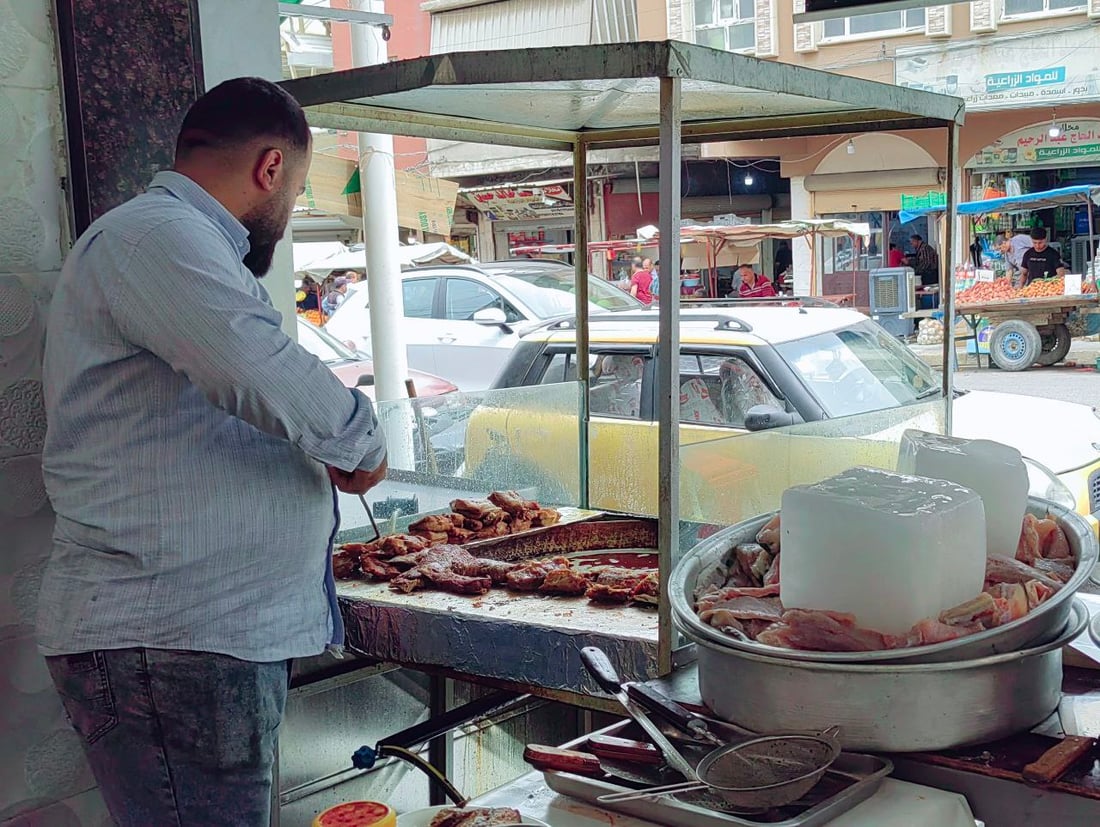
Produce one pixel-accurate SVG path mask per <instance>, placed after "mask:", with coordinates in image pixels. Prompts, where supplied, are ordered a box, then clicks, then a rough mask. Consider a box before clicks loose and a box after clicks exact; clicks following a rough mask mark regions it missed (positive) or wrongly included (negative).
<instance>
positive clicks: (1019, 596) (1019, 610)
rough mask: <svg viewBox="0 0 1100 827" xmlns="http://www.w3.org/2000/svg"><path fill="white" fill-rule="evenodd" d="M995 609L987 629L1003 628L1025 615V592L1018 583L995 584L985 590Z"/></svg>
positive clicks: (987, 623)
mask: <svg viewBox="0 0 1100 827" xmlns="http://www.w3.org/2000/svg"><path fill="white" fill-rule="evenodd" d="M986 591H987V592H988V593H989V594H990V595H991V596H992V598H993V603H994V604H995V606H996V608H995V609H994V612H993V617H992V618H991V620H990V621H988V622H986V624H985V625H986V626H987V627H991V626H1003V625H1004V624H1006V623H1011V622H1012V621H1013V620H1018V619H1019V618H1021V617H1023V616H1024V615H1026V614H1027V591H1026V590H1025V589H1024V587H1023V585H1022V584H1020V583H995V584H994V585H992V586H990V587H989V588H988V589H987V590H986Z"/></svg>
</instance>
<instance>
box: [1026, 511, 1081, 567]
mask: <svg viewBox="0 0 1100 827" xmlns="http://www.w3.org/2000/svg"><path fill="white" fill-rule="evenodd" d="M1035 528H1036V530H1037V531H1038V532H1039V552H1040V554H1042V555H1043V557H1046V558H1047V559H1050V560H1065V559H1072V558H1073V551H1072V550H1071V549H1070V547H1069V538H1068V537H1066V532H1064V531H1062V527H1061V526H1060V525H1058V523H1056V522H1054V520H1050V519H1048V520H1039V522H1038V523H1037V524H1036V526H1035Z"/></svg>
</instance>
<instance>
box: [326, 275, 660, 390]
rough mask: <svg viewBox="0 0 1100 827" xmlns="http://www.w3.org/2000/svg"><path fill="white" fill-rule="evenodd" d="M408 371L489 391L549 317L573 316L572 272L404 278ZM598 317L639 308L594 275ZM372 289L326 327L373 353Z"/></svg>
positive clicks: (353, 297) (348, 302)
mask: <svg viewBox="0 0 1100 827" xmlns="http://www.w3.org/2000/svg"><path fill="white" fill-rule="evenodd" d="M401 283H402V292H403V298H404V303H405V321H404V325H403V332H404V335H405V343H406V345H407V348H408V356H409V367H410V368H414V369H416V370H420V371H424V372H426V373H433V374H435V375H437V376H441V377H443V378H444V379H446V380H448V381H450V382H452V383H454V384H455V385H457V386H458V388H459V389H460V390H463V391H478V390H484V389H485V388H488V387H489V386H490V385H491V384H492V383H493V380H494V379H495V378H496V375H497V373H498V372H499V371H500V368H501V366H502V365H503V364H504V363H505V362H506V361H507V360H508V356H509V354H510V352H511V350H512V348H513V347H514V346H515V345H516V343H517V342H519V340H520V338H521V336H522V335H523V334H524V333H525V332H526V331H528V330H530V329H533V328H534V327H537V326H538V325H540V324H541V323H543V322H545V321H546V320H548V319H554V318H559V317H568V316H571V315H573V313H574V310H575V307H574V299H573V285H574V275H573V269H572V268H571V267H568V266H566V265H563V264H555V263H552V262H526V261H508V262H491V263H489V264H486V265H482V266H475V265H442V266H434V267H422V268H418V269H414V270H406V271H405V272H403V273H402V274H401ZM588 294H589V298H590V303H589V308H590V312H591V313H593V314H597V313H604V312H611V311H619V310H640V309H643V307H644V306H643V305H642V303H641V302H639V301H638V300H637V299H635V298H633V297H632V296H630V295H629V294H627V293H624V292H623V291H622V290H620V289H619V288H617V287H615V286H614V285H612V284H610V283H608V282H606V281H602V280H601V279H599V278H597V277H595V276H589V277H588ZM369 301H370V296H369V291H368V290H367V289H366V286H365V285H364V286H362V287H359V288H357V289H355V290H352V291H349V292H348V296H347V298H346V299H344V302H343V304H341V305H340V307H339V308H338V309H337V310H336V312H335V313H334V314H333V316H332V318H331V319H329V321H328V323H327V324H326V325H325V329H326V330H328V331H329V332H330V333H331V334H332V335H333V336H335V337H336V338H337V339H340V340H341V341H344V342H349V343H352V344H354V345H356V346H357V347H358V348H359V349H361V350H363V351H366V352H370V351H371V329H370V309H369V306H368V305H369Z"/></svg>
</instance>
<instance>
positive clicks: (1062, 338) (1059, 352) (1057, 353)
mask: <svg viewBox="0 0 1100 827" xmlns="http://www.w3.org/2000/svg"><path fill="white" fill-rule="evenodd" d="M1039 338H1040V339H1041V340H1042V347H1043V350H1042V353H1040V354H1039V358H1038V359H1036V360H1035V361H1037V362H1038V363H1039V364H1040V365H1043V366H1047V365H1056V364H1058V363H1059V362H1061V361H1062V360H1063V359H1065V358H1066V354H1067V353H1069V346H1070V344H1071V343H1072V341H1073V337H1072V336H1071V335H1070V332H1069V328H1068V327H1066V325H1064V324H1055V325H1050V326H1049V327H1044V328H1043V329H1042V330H1040V331H1039Z"/></svg>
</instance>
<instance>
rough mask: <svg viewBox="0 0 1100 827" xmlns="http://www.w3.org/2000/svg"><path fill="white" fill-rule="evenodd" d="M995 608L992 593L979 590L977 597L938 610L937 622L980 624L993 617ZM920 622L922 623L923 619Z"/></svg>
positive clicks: (954, 624)
mask: <svg viewBox="0 0 1100 827" xmlns="http://www.w3.org/2000/svg"><path fill="white" fill-rule="evenodd" d="M995 609H996V604H995V603H994V602H993V595H992V594H988V593H986V592H981V593H980V594H979V595H978V596H977V597H974V598H972V599H970V600H967V601H966V602H965V603H960V604H959V605H958V606H952V607H951V608H950V609H944V610H943V611H942V612H940V617H939V622H940V623H944V624H946V625H948V626H971V625H973V624H975V623H978V624H981V623H983V622H984V621H986V620H988V619H989V618H991V617H993V612H994V610H995ZM920 622H921V623H923V622H924V621H923V620H922V621H920ZM914 628H915V627H914Z"/></svg>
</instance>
